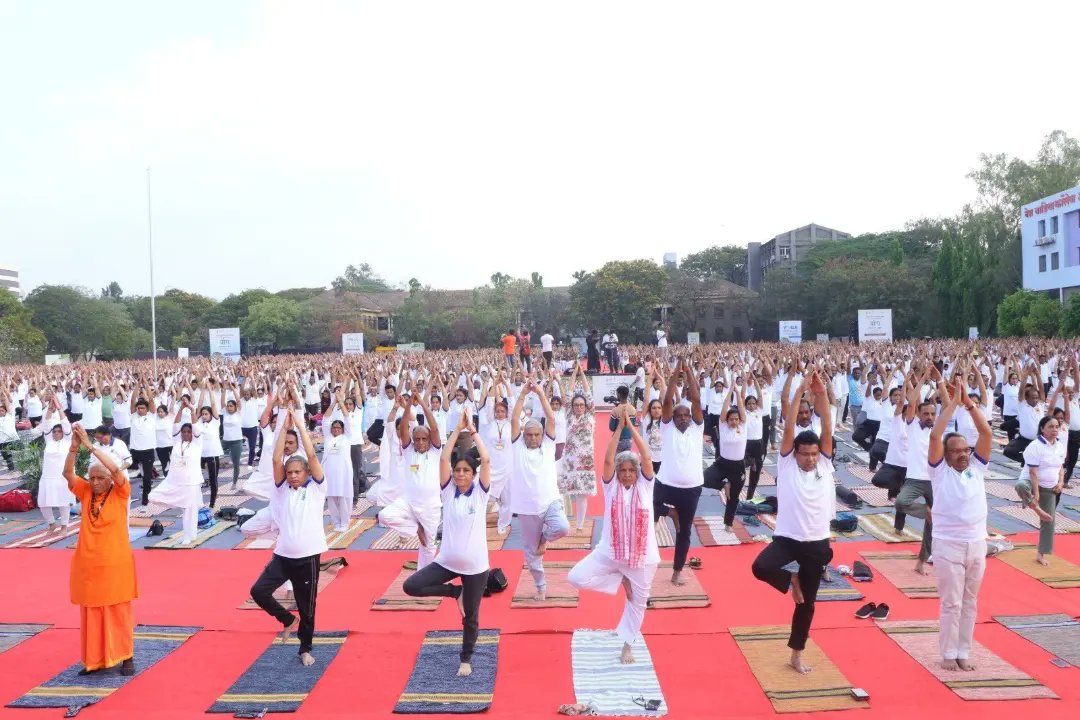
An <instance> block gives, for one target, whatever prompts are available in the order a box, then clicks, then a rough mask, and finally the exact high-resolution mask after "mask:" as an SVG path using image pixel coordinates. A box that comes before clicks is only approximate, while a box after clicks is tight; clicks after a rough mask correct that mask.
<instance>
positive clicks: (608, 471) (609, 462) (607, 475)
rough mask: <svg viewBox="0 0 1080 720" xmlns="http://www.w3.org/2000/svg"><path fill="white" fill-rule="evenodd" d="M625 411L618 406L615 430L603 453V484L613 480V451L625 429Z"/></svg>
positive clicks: (621, 406)
mask: <svg viewBox="0 0 1080 720" xmlns="http://www.w3.org/2000/svg"><path fill="white" fill-rule="evenodd" d="M626 411H627V409H626V407H625V406H623V405H620V406H619V408H618V418H617V422H616V424H615V429H614V430H612V433H611V439H610V440H608V444H607V451H606V452H605V453H604V472H603V474H602V475H601V476H600V479H601V480H603V481H604V484H607V483H609V482H611V481H612V480H614V479H615V449H616V448H617V447H618V446H619V437H620V436H621V435H622V431H623V428H625V427H626ZM605 492H606V491H605Z"/></svg>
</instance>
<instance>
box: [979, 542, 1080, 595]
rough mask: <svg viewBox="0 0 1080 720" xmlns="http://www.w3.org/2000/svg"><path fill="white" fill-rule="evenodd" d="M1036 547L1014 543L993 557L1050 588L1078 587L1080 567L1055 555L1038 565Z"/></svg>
mask: <svg viewBox="0 0 1080 720" xmlns="http://www.w3.org/2000/svg"><path fill="white" fill-rule="evenodd" d="M1037 549H1038V548H1037V547H1036V546H1035V545H1014V546H1013V549H1012V550H1009V551H1008V552H1003V553H998V554H997V555H995V556H994V557H996V558H999V559H1000V560H1002V561H1004V562H1006V563H1008V564H1009V565H1012V566H1013V567H1014V568H1016V569H1017V570H1019V571H1020V572H1022V573H1024V574H1025V575H1029V576H1031V577H1033V578H1035V579H1036V580H1038V581H1039V582H1041V583H1042V584H1044V585H1049V586H1050V587H1052V588H1055V589H1058V590H1060V589H1062V588H1075V587H1080V567H1078V566H1076V565H1074V564H1072V563H1071V562H1069V561H1068V560H1066V559H1065V558H1062V557H1059V556H1057V555H1051V556H1049V557H1048V558H1046V559H1047V560H1049V561H1050V564H1049V565H1040V564H1039V563H1037V562H1035V554H1036V551H1037Z"/></svg>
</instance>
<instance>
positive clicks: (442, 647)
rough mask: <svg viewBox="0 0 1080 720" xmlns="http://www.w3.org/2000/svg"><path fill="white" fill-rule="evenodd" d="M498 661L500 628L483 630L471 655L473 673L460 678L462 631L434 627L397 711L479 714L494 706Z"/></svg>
mask: <svg viewBox="0 0 1080 720" xmlns="http://www.w3.org/2000/svg"><path fill="white" fill-rule="evenodd" d="M498 662H499V631H498V630H481V631H480V637H478V638H477V639H476V648H475V649H474V650H473V656H472V662H471V664H472V675H470V676H468V677H458V676H457V671H458V665H460V664H461V633H460V632H457V631H448V630H432V631H431V632H429V633H428V634H427V636H426V637H425V638H424V644H423V645H421V646H420V654H419V655H418V656H417V658H416V666H415V667H414V668H413V671H412V674H411V675H410V676H409V682H408V683H406V685H405V692H403V693H402V694H401V697H399V698H398V702H397V705H395V706H394V712H395V713H403V714H413V713H417V714H420V713H449V714H464V713H478V712H483V711H485V710H487V709H488V708H489V707H491V698H492V695H493V694H494V692H495V668H496V667H497V665H498Z"/></svg>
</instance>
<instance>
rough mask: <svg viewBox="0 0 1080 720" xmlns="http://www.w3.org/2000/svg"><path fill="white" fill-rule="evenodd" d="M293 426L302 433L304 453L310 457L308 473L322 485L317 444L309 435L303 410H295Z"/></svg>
mask: <svg viewBox="0 0 1080 720" xmlns="http://www.w3.org/2000/svg"><path fill="white" fill-rule="evenodd" d="M297 416H299V418H298V417H297ZM293 426H295V427H296V431H297V432H299V433H300V441H301V442H302V443H303V445H304V452H305V453H306V454H307V456H308V473H309V474H310V475H311V479H312V480H314V481H315V482H317V483H321V482H322V481H323V479H324V478H323V467H322V463H320V462H319V456H318V454H316V452H315V443H313V442H312V441H311V435H310V434H309V433H308V429H307V423H306V422H304V411H303V410H299V409H297V410H293Z"/></svg>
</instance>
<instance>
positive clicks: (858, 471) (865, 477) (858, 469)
mask: <svg viewBox="0 0 1080 720" xmlns="http://www.w3.org/2000/svg"><path fill="white" fill-rule="evenodd" d="M845 467H846V468H847V471H848V472H849V473H851V474H852V475H854V476H855V477H856V478H858V479H859V480H862V481H863V482H866V483H868V482H870V481H871V480H872V479H873V477H874V473H873V472H871V471H870V468H868V467H863V466H862V465H856V464H854V463H851V464H849V465H845ZM870 487H873V485H871V486H870ZM879 489H880V488H879ZM889 504H890V505H891V504H892V503H889Z"/></svg>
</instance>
